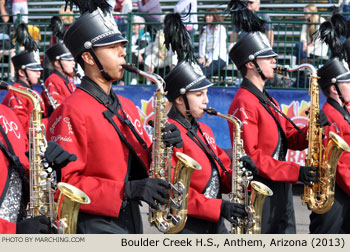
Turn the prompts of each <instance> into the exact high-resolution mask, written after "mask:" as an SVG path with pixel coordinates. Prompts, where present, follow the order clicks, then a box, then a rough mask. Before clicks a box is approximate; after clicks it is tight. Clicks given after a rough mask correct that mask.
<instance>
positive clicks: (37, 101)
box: [0, 82, 90, 234]
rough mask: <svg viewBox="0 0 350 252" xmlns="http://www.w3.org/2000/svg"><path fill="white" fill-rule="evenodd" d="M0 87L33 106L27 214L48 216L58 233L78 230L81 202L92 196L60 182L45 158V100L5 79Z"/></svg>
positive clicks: (84, 202) (88, 200)
mask: <svg viewBox="0 0 350 252" xmlns="http://www.w3.org/2000/svg"><path fill="white" fill-rule="evenodd" d="M0 89H7V90H12V91H13V92H16V93H19V94H20V95H22V96H24V97H26V98H27V99H28V100H29V101H30V102H31V103H32V105H33V111H32V113H31V116H30V126H29V202H28V206H27V215H28V217H29V218H30V217H35V216H39V215H45V216H47V217H48V218H49V219H50V221H51V225H52V229H53V230H52V231H53V232H56V231H57V233H59V234H72V233H76V222H77V217H78V212H79V208H80V204H90V199H89V197H88V196H87V195H86V194H85V193H84V192H82V191H81V190H79V189H78V188H76V187H74V186H72V185H69V184H66V183H63V182H60V183H58V184H57V181H56V174H55V171H53V169H52V168H51V167H49V164H48V163H47V162H46V160H45V158H44V152H45V150H46V148H47V141H46V134H45V126H44V124H42V122H41V119H42V113H43V111H42V99H41V97H40V96H39V95H38V94H37V93H36V92H35V91H33V90H32V89H30V88H23V89H22V88H16V87H13V86H11V85H9V84H7V83H5V82H1V83H0ZM56 187H58V188H59V190H60V195H59V198H58V203H56V202H55V201H54V194H55V192H56Z"/></svg>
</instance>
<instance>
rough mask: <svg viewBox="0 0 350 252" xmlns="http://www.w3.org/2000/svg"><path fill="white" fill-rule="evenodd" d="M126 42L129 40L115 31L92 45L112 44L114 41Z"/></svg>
mask: <svg viewBox="0 0 350 252" xmlns="http://www.w3.org/2000/svg"><path fill="white" fill-rule="evenodd" d="M128 42H129V41H128V40H127V39H126V38H124V37H123V36H122V35H121V34H120V33H116V34H113V35H111V36H108V37H106V38H103V39H100V40H98V41H97V42H95V43H94V45H93V46H106V45H112V44H116V43H125V44H126V43H128Z"/></svg>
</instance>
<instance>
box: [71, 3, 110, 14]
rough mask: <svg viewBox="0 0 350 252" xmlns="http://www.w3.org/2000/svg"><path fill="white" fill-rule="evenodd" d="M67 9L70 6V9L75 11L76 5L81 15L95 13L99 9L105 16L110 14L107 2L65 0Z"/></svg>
mask: <svg viewBox="0 0 350 252" xmlns="http://www.w3.org/2000/svg"><path fill="white" fill-rule="evenodd" d="M65 1H66V8H67V6H68V5H69V6H70V9H71V10H73V4H74V5H76V6H77V7H78V8H79V10H80V13H81V14H83V13H85V12H90V13H91V12H93V11H95V10H96V9H97V8H100V9H101V10H102V11H103V13H104V14H106V13H108V12H109V8H110V5H109V4H108V3H107V1H106V0H65Z"/></svg>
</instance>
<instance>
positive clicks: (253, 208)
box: [204, 107, 273, 234]
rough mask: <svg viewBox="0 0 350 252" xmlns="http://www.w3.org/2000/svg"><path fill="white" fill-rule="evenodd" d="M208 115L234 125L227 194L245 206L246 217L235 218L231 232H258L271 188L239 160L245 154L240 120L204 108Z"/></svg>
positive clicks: (233, 200)
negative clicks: (230, 184)
mask: <svg viewBox="0 0 350 252" xmlns="http://www.w3.org/2000/svg"><path fill="white" fill-rule="evenodd" d="M204 111H205V112H207V113H208V114H210V115H216V116H219V117H221V118H224V119H226V120H227V121H229V122H230V123H232V124H233V125H234V132H233V133H234V141H233V146H232V190H231V193H230V194H229V198H230V201H231V202H234V203H239V204H242V205H244V206H245V207H246V211H247V213H248V216H247V218H244V219H242V218H237V219H236V221H237V224H235V223H233V224H232V226H231V233H232V234H260V233H261V215H262V208H263V205H264V201H265V198H266V197H267V196H272V195H273V192H272V190H271V189H270V188H269V187H268V186H266V185H264V184H263V183H261V182H258V181H251V180H252V179H253V176H252V173H251V171H248V170H247V169H246V168H245V167H244V166H243V164H242V162H241V161H239V160H240V158H241V157H243V156H245V155H246V154H245V151H244V146H243V140H242V138H241V125H242V123H241V121H240V120H239V119H238V118H237V117H235V116H233V115H223V114H221V113H219V112H217V111H216V110H215V109H214V108H211V107H209V108H208V109H205V110H204ZM249 184H250V185H251V188H252V189H251V193H250V195H249V194H248V187H249Z"/></svg>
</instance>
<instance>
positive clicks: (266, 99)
mask: <svg viewBox="0 0 350 252" xmlns="http://www.w3.org/2000/svg"><path fill="white" fill-rule="evenodd" d="M241 88H244V89H247V90H248V91H249V92H251V93H252V94H253V95H255V96H256V97H257V98H258V99H259V101H260V104H262V105H263V104H265V105H268V106H270V107H272V108H273V109H274V110H275V111H276V112H277V113H279V114H280V115H281V116H283V117H284V118H285V119H286V120H287V121H288V122H290V123H291V124H292V125H293V127H294V128H295V129H296V130H297V131H298V132H299V133H300V134H301V135H302V136H304V137H305V138H306V135H305V133H304V132H303V131H302V130H301V129H300V128H299V127H298V126H297V125H296V124H295V123H294V122H293V121H292V120H291V119H290V118H288V117H287V116H286V115H285V114H284V113H282V112H281V111H280V110H279V109H278V108H277V104H276V103H275V101H274V100H273V99H272V97H271V95H270V94H269V93H268V92H267V91H266V90H265V89H264V91H263V92H261V91H260V90H259V89H258V88H257V87H256V86H255V85H254V84H253V83H251V82H250V81H249V80H248V79H244V80H243V82H242V84H241ZM264 108H265V109H267V106H264ZM268 112H269V114H270V115H271V116H272V117H273V119H274V120H275V122H276V123H277V124H278V125H279V122H278V120H277V118H275V116H274V115H273V113H272V112H271V111H270V110H268ZM278 125H277V126H278ZM279 127H281V125H279ZM281 129H282V127H281ZM282 132H283V133H284V131H283V130H282Z"/></svg>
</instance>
